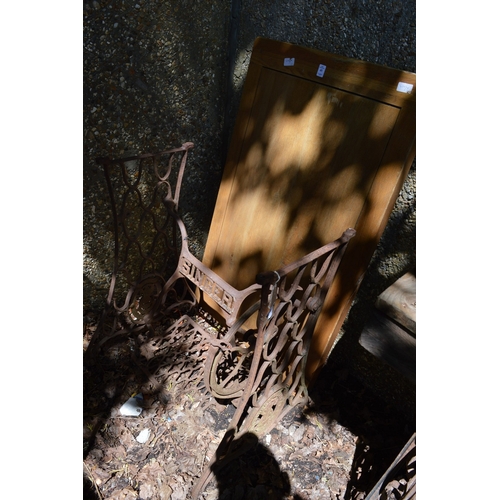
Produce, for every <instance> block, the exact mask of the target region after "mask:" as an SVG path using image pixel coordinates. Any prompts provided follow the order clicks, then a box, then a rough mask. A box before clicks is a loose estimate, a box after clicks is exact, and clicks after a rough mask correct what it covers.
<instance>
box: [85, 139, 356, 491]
mask: <svg viewBox="0 0 500 500" xmlns="http://www.w3.org/2000/svg"><path fill="white" fill-rule="evenodd" d="M192 147H193V144H192V143H185V144H183V145H182V146H181V147H180V148H176V149H171V150H167V151H163V152H160V153H157V154H148V155H139V156H135V157H129V158H124V159H118V160H110V159H100V164H101V165H102V166H103V168H104V174H105V178H106V183H107V186H108V189H109V194H110V202H111V211H112V214H113V224H114V232H115V240H114V241H115V249H114V268H113V273H112V277H111V285H110V290H109V293H108V298H107V306H108V307H107V309H106V311H105V312H104V314H103V320H102V321H101V325H100V329H99V332H98V334H97V335H96V339H95V340H96V342H95V345H96V346H97V347H96V349H97V350H99V349H101V348H104V346H105V345H106V343H107V342H108V341H110V340H113V339H117V338H131V339H133V341H134V342H135V348H134V355H133V360H134V362H135V363H136V364H137V365H138V366H139V368H140V369H141V370H142V371H143V373H144V374H145V375H146V376H147V379H148V381H149V384H150V387H151V389H152V390H156V391H162V390H163V389H164V388H165V387H171V386H175V387H176V388H178V389H179V390H182V389H185V388H186V387H188V386H189V385H191V386H193V385H194V386H195V387H196V388H197V389H198V390H199V391H200V392H201V393H202V394H205V396H206V398H205V399H206V401H208V400H209V399H210V397H213V398H216V399H220V400H232V401H233V402H234V404H235V406H236V411H235V413H234V415H233V417H232V420H231V422H230V423H229V426H228V429H227V432H226V435H225V437H224V439H223V441H222V443H221V444H220V449H219V452H218V453H216V455H214V457H213V458H212V460H211V462H210V463H209V464H208V465H207V467H206V468H205V470H204V471H203V473H202V474H201V477H200V478H199V481H198V483H197V485H195V487H194V489H193V492H192V494H193V498H197V497H198V495H199V494H200V493H201V491H202V490H203V488H204V486H205V485H206V484H207V482H208V481H209V480H210V478H211V477H212V474H213V470H214V469H216V468H217V467H221V466H223V465H224V463H225V462H226V461H227V460H230V459H231V457H234V456H235V454H237V453H239V452H241V450H240V451H238V450H235V449H233V443H234V441H235V440H238V439H240V438H241V437H243V436H244V435H245V434H246V433H248V432H251V433H253V434H255V435H256V436H258V437H262V436H263V435H264V434H265V433H267V432H269V430H271V429H272V428H273V427H274V426H275V425H276V423H277V422H278V421H279V420H280V419H281V418H283V416H284V415H286V414H287V413H288V412H289V411H290V410H291V409H292V408H293V407H294V406H296V405H298V404H303V403H304V402H306V401H307V400H308V392H307V384H306V380H305V369H306V363H307V355H308V352H309V346H310V343H311V338H312V335H313V332H314V328H315V325H316V322H317V320H318V317H319V314H320V312H321V308H322V305H323V303H324V300H325V296H326V293H327V291H328V289H329V287H330V285H331V283H332V281H333V279H334V276H335V273H336V272H337V269H338V266H339V263H340V260H341V259H342V255H343V253H344V251H345V248H346V246H347V244H348V242H349V240H350V239H351V238H352V237H353V236H354V235H355V231H354V230H353V229H348V230H346V231H345V232H344V234H343V235H342V236H341V237H340V238H339V239H337V240H335V241H334V242H332V243H330V244H328V245H325V246H323V247H321V248H319V249H318V250H316V251H314V252H311V253H310V254H308V255H306V256H305V257H303V258H302V259H299V260H298V261H296V262H294V263H291V264H289V265H287V266H285V267H283V268H281V269H278V270H273V271H269V272H265V273H261V274H258V275H257V277H256V283H254V284H253V285H251V286H249V287H247V288H245V289H244V290H237V289H235V288H233V287H232V286H231V285H230V284H229V283H227V282H225V281H224V280H223V279H222V278H221V277H220V276H218V275H217V274H216V273H215V272H214V271H212V270H211V269H209V268H208V267H207V266H205V265H204V264H203V263H202V262H201V261H199V260H198V259H197V258H196V257H195V256H194V255H193V254H192V253H191V252H190V250H189V246H188V241H189V240H188V235H187V230H186V227H185V225H184V223H183V221H182V218H181V216H180V214H179V211H178V203H179V197H180V190H181V183H182V178H183V175H184V170H185V167H186V162H187V155H188V152H189V151H190V150H191V149H192ZM205 297H210V299H211V300H212V301H214V302H215V303H217V304H218V306H219V307H220V310H218V311H217V314H216V313H215V312H214V311H211V310H210V308H209V306H208V305H207V302H206V301H205ZM120 299H121V300H120ZM244 303H245V304H252V305H251V306H250V307H248V308H246V309H245V310H243V307H242V306H243V304H244ZM216 317H217V318H218V319H217V320H216V319H215V318H216ZM93 341H94V339H93ZM89 350H90V351H92V349H90V346H89V349H88V350H87V352H89ZM222 448H223V450H222ZM222 451H223V452H222ZM217 457H219V458H217Z"/></svg>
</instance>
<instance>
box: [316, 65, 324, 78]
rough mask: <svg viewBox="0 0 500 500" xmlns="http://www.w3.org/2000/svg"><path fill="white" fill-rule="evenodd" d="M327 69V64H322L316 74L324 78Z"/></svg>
mask: <svg viewBox="0 0 500 500" xmlns="http://www.w3.org/2000/svg"><path fill="white" fill-rule="evenodd" d="M325 70H326V66H325V65H324V64H320V65H319V67H318V71H317V73H316V76H319V77H320V78H323V75H324V74H325Z"/></svg>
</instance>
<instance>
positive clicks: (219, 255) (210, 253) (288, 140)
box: [203, 38, 416, 380]
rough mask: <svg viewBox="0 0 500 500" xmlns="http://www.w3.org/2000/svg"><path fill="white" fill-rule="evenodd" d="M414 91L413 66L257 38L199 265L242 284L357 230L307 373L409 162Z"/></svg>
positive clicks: (324, 348) (318, 362) (355, 282)
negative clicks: (403, 87)
mask: <svg viewBox="0 0 500 500" xmlns="http://www.w3.org/2000/svg"><path fill="white" fill-rule="evenodd" d="M286 58H288V59H290V58H293V60H294V63H293V65H291V66H290V65H285V64H284V61H285V59H286ZM319 64H323V65H324V66H325V71H324V74H323V75H322V76H321V74H320V72H318V68H319ZM401 82H403V83H406V84H407V85H408V86H409V87H411V90H410V91H409V92H401V91H400V90H398V86H399V84H400V83H401ZM415 100H416V80H415V75H414V74H413V73H407V72H403V71H399V70H394V69H391V68H386V67H382V66H378V65H373V64H369V63H365V62H363V61H356V60H352V59H347V58H343V57H339V56H337V55H335V54H328V53H324V52H320V51H317V50H313V49H308V48H305V47H298V46H295V45H291V44H287V43H283V42H277V41H274V40H267V39H262V38H259V39H257V40H256V42H255V44H254V49H253V52H252V57H251V60H250V65H249V70H248V75H247V78H246V81H245V86H244V89H243V95H242V99H241V104H240V109H239V112H238V116H237V119H236V124H235V128H234V131H233V136H232V139H231V145H230V148H229V151H228V157H227V161H226V165H225V169H224V174H223V178H222V181H221V185H220V189H219V193H218V198H217V202H216V207H215V210H214V216H213V219H212V225H211V228H210V232H209V236H208V240H207V244H206V248H205V254H204V257H203V263H204V264H205V265H207V266H208V267H210V268H211V269H213V270H214V271H215V272H216V273H217V274H218V275H219V276H221V277H222V278H223V279H225V280H226V281H227V282H228V283H230V284H231V285H232V286H233V287H235V288H237V289H242V288H245V287H247V286H249V285H250V284H251V283H253V282H254V280H255V275H256V274H257V273H259V272H263V271H268V270H272V269H278V268H280V267H282V266H283V265H286V264H289V263H290V262H292V261H294V260H296V259H298V258H300V257H302V256H303V255H305V254H307V253H309V252H311V251H313V250H315V249H317V248H319V247H320V246H322V245H325V244H327V243H329V242H331V241H333V240H335V239H336V238H338V237H339V236H340V235H341V234H342V233H343V232H344V230H345V229H347V228H348V227H353V228H354V229H356V233H357V234H356V237H355V238H353V240H351V242H350V243H349V245H348V247H347V250H346V253H345V255H344V259H343V261H342V263H341V266H340V268H339V271H338V273H337V276H336V278H335V280H334V282H333V284H332V287H331V289H330V291H329V293H328V295H327V297H326V301H325V305H324V308H323V311H322V313H321V316H320V318H319V321H318V324H317V327H316V331H315V334H314V336H313V339H312V342H311V346H310V351H309V358H308V365H307V371H308V373H307V375H308V380H312V379H314V378H315V376H316V374H317V373H318V371H319V369H320V368H321V366H323V364H324V363H325V362H326V360H327V358H328V355H329V353H330V350H331V349H332V346H333V344H334V342H335V339H336V337H337V335H338V333H339V331H340V328H341V326H342V323H343V320H344V318H345V316H346V315H347V313H348V311H349V308H350V305H351V303H352V300H353V298H354V296H355V294H356V292H357V289H358V287H359V285H360V283H361V280H362V278H363V275H364V273H365V271H366V269H367V267H368V264H369V262H370V259H371V256H372V255H373V252H374V251H375V248H376V246H377V244H378V241H379V239H380V237H381V235H382V232H383V230H384V228H385V225H386V223H387V220H388V218H389V215H390V213H391V211H392V208H393V206H394V203H395V201H396V198H397V196H398V194H399V192H400V190H401V187H402V184H403V182H404V179H405V178H406V175H407V173H408V170H409V169H410V166H411V163H412V161H413V159H414V156H415Z"/></svg>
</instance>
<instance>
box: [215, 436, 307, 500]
mask: <svg viewBox="0 0 500 500" xmlns="http://www.w3.org/2000/svg"><path fill="white" fill-rule="evenodd" d="M232 449H233V450H234V451H235V455H236V456H235V457H234V458H232V459H230V460H228V461H227V462H225V463H224V465H223V466H222V467H213V472H214V474H215V478H216V481H217V488H218V491H219V496H218V500H254V499H255V500H258V499H268V500H287V499H291V498H293V499H294V500H302V497H301V496H300V495H299V494H298V493H296V494H294V496H293V497H291V496H290V493H291V488H290V480H289V477H288V474H287V473H286V472H285V471H282V470H280V467H279V465H278V462H277V461H276V459H275V458H274V457H273V454H272V453H271V451H270V450H269V448H267V447H266V446H264V445H263V444H262V442H260V441H259V440H258V438H257V436H256V435H255V434H252V433H246V434H244V435H243V436H241V437H240V438H239V439H237V440H236V441H234V442H233V443H232ZM221 458H222V456H221V452H220V450H218V451H217V459H221Z"/></svg>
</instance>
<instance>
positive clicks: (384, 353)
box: [359, 309, 417, 383]
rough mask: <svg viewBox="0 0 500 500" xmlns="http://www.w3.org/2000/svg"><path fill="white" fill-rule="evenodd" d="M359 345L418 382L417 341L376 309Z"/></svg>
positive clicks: (362, 333)
mask: <svg viewBox="0 0 500 500" xmlns="http://www.w3.org/2000/svg"><path fill="white" fill-rule="evenodd" d="M359 343H360V344H361V345H362V346H363V347H364V348H365V349H366V350H367V351H368V352H370V353H372V354H373V355H374V356H376V357H377V358H379V359H382V360H383V361H385V362H386V363H388V364H389V365H391V366H392V367H394V368H395V369H397V370H398V371H399V372H400V373H402V374H403V375H404V376H405V377H407V378H408V379H409V380H411V381H412V382H413V383H415V382H416V366H417V365H416V347H417V341H416V339H415V338H414V337H413V336H412V335H411V334H410V333H409V332H408V331H406V330H404V329H403V328H401V327H400V326H399V325H398V324H397V323H395V322H394V321H392V320H391V319H390V318H389V317H388V316H386V315H385V314H383V313H381V312H380V311H378V310H376V309H374V310H373V314H372V315H371V316H370V317H369V319H368V321H367V323H366V325H365V327H364V329H363V331H362V332H361V336H360V339H359Z"/></svg>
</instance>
